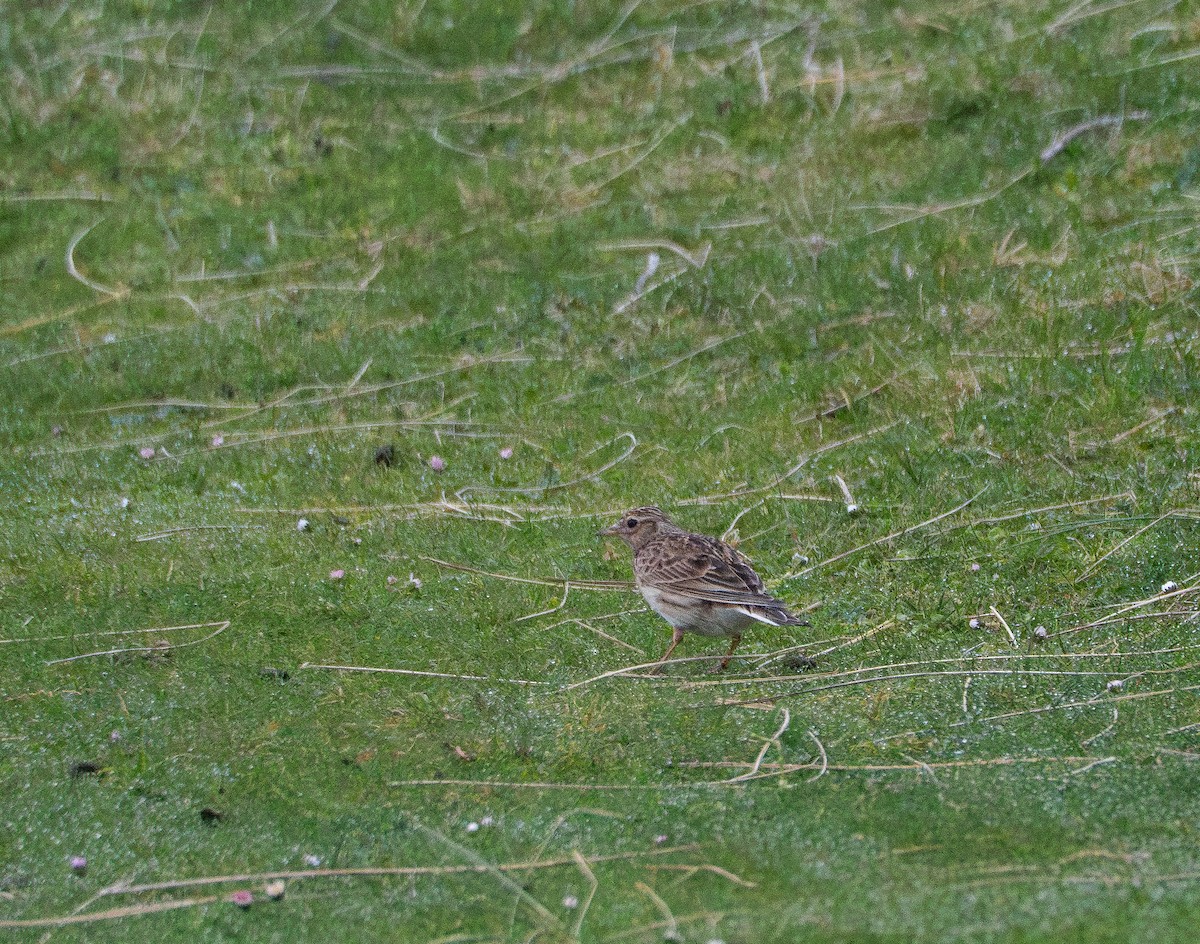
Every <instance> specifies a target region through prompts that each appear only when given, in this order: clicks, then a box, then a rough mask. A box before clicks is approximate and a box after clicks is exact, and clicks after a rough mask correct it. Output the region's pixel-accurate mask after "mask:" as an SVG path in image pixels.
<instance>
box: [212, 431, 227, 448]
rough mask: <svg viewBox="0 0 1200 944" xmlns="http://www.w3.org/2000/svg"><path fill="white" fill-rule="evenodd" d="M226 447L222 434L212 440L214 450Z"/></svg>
mask: <svg viewBox="0 0 1200 944" xmlns="http://www.w3.org/2000/svg"><path fill="white" fill-rule="evenodd" d="M224 445H225V437H224V436H222V435H221V434H220V433H217V435H215V436H214V437H213V438H212V447H213V448H214V449H220V448H221V447H222V446H224Z"/></svg>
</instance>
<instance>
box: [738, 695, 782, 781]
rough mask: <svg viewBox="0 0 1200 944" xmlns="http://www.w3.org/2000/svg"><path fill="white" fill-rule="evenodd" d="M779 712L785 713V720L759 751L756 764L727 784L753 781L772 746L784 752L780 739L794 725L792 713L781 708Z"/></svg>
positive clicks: (755, 759) (755, 760)
mask: <svg viewBox="0 0 1200 944" xmlns="http://www.w3.org/2000/svg"><path fill="white" fill-rule="evenodd" d="M779 710H780V711H782V712H783V720H782V721H781V722H780V724H779V728H778V729H777V730H776V731H775V733H774V734H772V735H771V736H770V737H769V738H767V740H766V741H765V742H764V743H763V746H762V749H761V750H759V752H758V756H757V757H755V758H754V763H753V764H752V765H751V767H750V770H749V771H748V772H746V773H744V774H741V775H739V776H737V777H730V778H729V780H728V781H726V782H727V783H739V782H740V781H742V780H750V779H752V778H753V777H754V776H755V774H757V773H758V768H759V767H761V766H762V762H763V758H765V757H766V756H767V751H769V750H770V749H771V747H772V746H774V747H776V748H779V749H780V750H782V748H781V747H780V745H779V739H780V738H781V737H783V734H784V732H785V731H787V729H788V725H790V724H791V723H792V713H791V712H790V711H788V710H787V709H786V708H781V709H779Z"/></svg>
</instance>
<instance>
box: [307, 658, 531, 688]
mask: <svg viewBox="0 0 1200 944" xmlns="http://www.w3.org/2000/svg"><path fill="white" fill-rule="evenodd" d="M304 669H327V670H329V671H331V672H377V673H381V674H383V675H415V676H420V677H422V678H442V679H456V680H458V681H463V682H491V683H500V684H505V685H549V684H550V683H549V682H533V681H530V680H528V679H513V678H496V677H495V676H488V675H454V674H452V673H450V672H425V671H422V670H419V669H388V668H376V667H374V666H369V665H320V664H317V663H315V662H304V663H302V664H301V665H300V666H299V667H298V668H297V670H296V671H302V670H304Z"/></svg>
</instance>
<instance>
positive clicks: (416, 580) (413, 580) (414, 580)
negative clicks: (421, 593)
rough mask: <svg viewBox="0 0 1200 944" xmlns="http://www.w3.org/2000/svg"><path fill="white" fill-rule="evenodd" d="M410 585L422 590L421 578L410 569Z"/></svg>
mask: <svg viewBox="0 0 1200 944" xmlns="http://www.w3.org/2000/svg"><path fill="white" fill-rule="evenodd" d="M408 585H409V586H410V587H412V588H413V589H414V590H420V589H421V578H420V577H418V576H417V575H416V574H414V573H413V572H412V571H409V574H408Z"/></svg>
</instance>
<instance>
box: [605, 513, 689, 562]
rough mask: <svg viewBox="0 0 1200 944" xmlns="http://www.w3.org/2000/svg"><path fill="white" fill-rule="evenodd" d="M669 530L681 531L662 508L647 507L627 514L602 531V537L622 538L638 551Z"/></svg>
mask: <svg viewBox="0 0 1200 944" xmlns="http://www.w3.org/2000/svg"><path fill="white" fill-rule="evenodd" d="M668 529H669V530H674V531H678V530H679V529H678V528H677V527H676V526H675V523H674V522H672V521H671V519H670V518H668V517H667V516H666V515H665V514H663V511H662V509H661V508H656V507H654V506H653V505H647V506H645V507H644V508H632V509H630V510H629V511H627V512H625V513H624V514H623V515H621V517H620V518H619V519H617V521H616V522H615V523H613V524H611V525H609V526H608V527H607V528H605V529H604V530H602V531H601V532H600V536H601V537H606V538H607V537H614V538H620V539H621V540H622V541H624V542H625V543H626V544H628V545H629V546H630V547H632V548H633V549H634V550H635V551H636V550H637V549H638V548H639V547H641V546H643V545H644V544H645V543H646V542H647V541H649V540H651V539H652V538H653V537H654V536H655V535H656V534H660V533H662V531H664V530H668Z"/></svg>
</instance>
